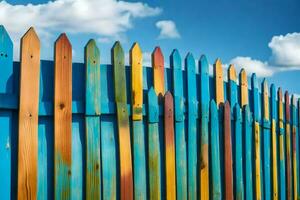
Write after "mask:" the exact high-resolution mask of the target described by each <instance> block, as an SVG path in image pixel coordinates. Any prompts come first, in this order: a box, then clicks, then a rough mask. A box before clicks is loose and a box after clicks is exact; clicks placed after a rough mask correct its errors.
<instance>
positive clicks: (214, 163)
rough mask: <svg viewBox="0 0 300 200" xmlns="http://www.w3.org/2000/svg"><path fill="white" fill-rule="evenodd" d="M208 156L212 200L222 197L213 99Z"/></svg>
mask: <svg viewBox="0 0 300 200" xmlns="http://www.w3.org/2000/svg"><path fill="white" fill-rule="evenodd" d="M210 138H211V140H210V156H211V186H212V188H211V195H210V198H212V199H213V200H220V199H222V196H223V195H222V187H221V185H222V182H221V167H220V139H219V114H218V108H217V104H216V102H215V101H214V100H211V102H210Z"/></svg>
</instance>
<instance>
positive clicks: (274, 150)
mask: <svg viewBox="0 0 300 200" xmlns="http://www.w3.org/2000/svg"><path fill="white" fill-rule="evenodd" d="M277 111H278V109H277V104H276V88H275V85H274V84H272V85H271V120H272V124H271V137H272V183H273V184H272V192H273V194H272V198H273V199H274V200H277V199H278V159H277V157H278V154H277V151H278V149H277V142H278V141H277V140H278V138H277V124H276V120H277V119H278V117H277V116H278V112H277Z"/></svg>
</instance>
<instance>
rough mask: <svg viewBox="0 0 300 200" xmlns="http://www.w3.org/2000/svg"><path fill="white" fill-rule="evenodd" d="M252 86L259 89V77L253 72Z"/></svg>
mask: <svg viewBox="0 0 300 200" xmlns="http://www.w3.org/2000/svg"><path fill="white" fill-rule="evenodd" d="M251 87H252V89H258V82H257V77H256V74H255V73H253V74H252V76H251Z"/></svg>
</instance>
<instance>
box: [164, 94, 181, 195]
mask: <svg viewBox="0 0 300 200" xmlns="http://www.w3.org/2000/svg"><path fill="white" fill-rule="evenodd" d="M164 126H165V127H164V128H165V130H164V135H165V177H166V199H167V200H172V199H176V179H175V177H176V172H175V166H176V165H175V137H174V135H175V132H174V103H173V96H172V94H171V93H170V92H166V94H165V101H164ZM177 183H178V181H177ZM178 184H180V182H179V183H178Z"/></svg>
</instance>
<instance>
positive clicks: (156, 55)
mask: <svg viewBox="0 0 300 200" xmlns="http://www.w3.org/2000/svg"><path fill="white" fill-rule="evenodd" d="M152 68H153V84H154V89H155V92H156V94H157V95H160V94H161V95H164V94H165V77H164V76H165V73H164V56H163V54H162V52H161V49H160V47H156V48H155V49H154V51H153V53H152Z"/></svg>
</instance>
